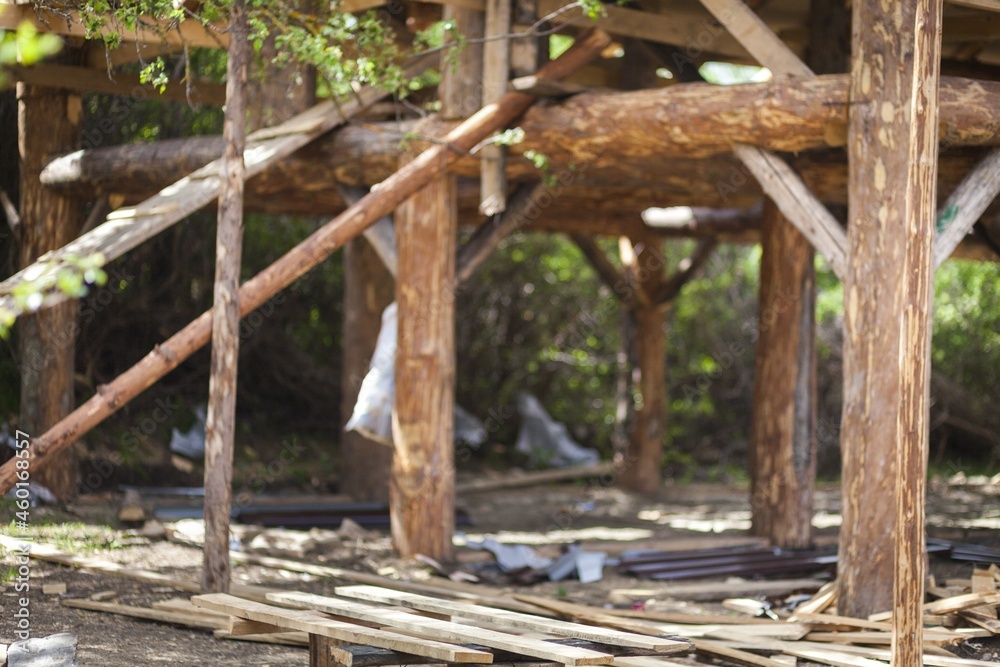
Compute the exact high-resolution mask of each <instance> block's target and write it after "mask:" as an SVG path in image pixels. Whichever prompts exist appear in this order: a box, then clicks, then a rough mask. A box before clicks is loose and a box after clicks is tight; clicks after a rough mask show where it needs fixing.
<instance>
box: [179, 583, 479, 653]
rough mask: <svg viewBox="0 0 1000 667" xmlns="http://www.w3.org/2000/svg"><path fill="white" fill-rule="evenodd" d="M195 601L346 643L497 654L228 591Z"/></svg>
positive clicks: (413, 651)
mask: <svg viewBox="0 0 1000 667" xmlns="http://www.w3.org/2000/svg"><path fill="white" fill-rule="evenodd" d="M191 602H193V603H194V604H195V605H196V606H199V607H204V608H206V609H211V610H212V611H218V612H222V613H225V614H231V615H233V616H238V617H240V618H245V619H247V620H250V621H260V622H262V623H268V624H270V625H276V626H278V627H280V628H288V629H291V630H299V631H302V632H307V633H309V634H311V635H321V636H323V637H329V638H331V639H336V640H339V641H342V642H351V643H358V644H367V645H369V646H377V647H380V648H389V649H393V650H396V651H403V652H404V653H412V654H414V655H422V656H426V657H428V658H436V659H438V660H444V661H446V662H476V663H489V662H492V661H493V656H492V655H490V654H489V653H486V652H485V651H476V650H473V649H468V648H464V647H461V646H453V645H451V644H444V643H442V642H437V641H432V640H427V639H416V638H413V637H405V636H403V635H399V634H396V633H394V632H390V631H386V630H376V629H374V628H366V627H363V626H360V625H353V624H351V623H344V622H343V621H335V620H333V619H325V618H318V617H317V616H316V615H315V614H313V613H311V612H309V611H298V610H291V609H282V608H281V607H275V606H273V605H267V604H261V603H259V602H253V601H250V600H243V599H240V598H238V597H234V596H232V595H227V594H225V593H210V594H208V595H196V596H195V597H193V598H191Z"/></svg>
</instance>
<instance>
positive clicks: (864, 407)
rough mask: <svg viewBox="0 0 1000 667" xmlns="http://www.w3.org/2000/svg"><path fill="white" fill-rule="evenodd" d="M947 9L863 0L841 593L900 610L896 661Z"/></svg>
mask: <svg viewBox="0 0 1000 667" xmlns="http://www.w3.org/2000/svg"><path fill="white" fill-rule="evenodd" d="M941 10H942V8H941V0H915V1H914V2H907V3H890V4H886V3H882V2H879V1H878V0H856V1H855V3H854V6H853V26H854V28H853V38H854V43H853V58H852V77H851V89H850V113H849V119H850V120H849V124H848V156H849V161H850V165H849V185H850V198H851V199H850V208H849V226H848V266H847V272H846V277H845V280H844V325H845V335H844V415H843V423H842V430H841V442H842V447H843V485H844V499H843V525H842V527H841V530H840V563H839V568H838V598H837V600H838V609H839V611H840V613H841V614H846V615H850V616H859V617H865V616H867V615H868V614H871V613H873V612H877V611H880V610H885V609H894V610H895V614H894V621H893V623H894V627H895V630H896V632H894V642H893V652H894V655H893V664H894V665H897V667H903V666H909V665H917V664H919V663H920V648H921V642H920V632H921V627H922V625H921V618H920V604H921V602H922V601H923V590H924V589H923V587H924V581H923V579H924V576H923V574H924V567H925V565H924V553H923V549H924V546H923V543H924V534H923V532H924V530H923V529H924V523H923V521H924V515H923V491H924V469H925V465H926V452H927V422H926V417H927V408H928V399H927V387H928V383H927V373H928V355H929V352H928V349H929V348H928V339H929V331H928V318H929V313H930V307H931V263H932V245H931V244H932V242H933V239H934V218H935V210H934V209H935V191H936V190H935V187H934V185H935V180H934V179H935V177H936V172H937V154H938V150H937V148H938V144H937V139H938V136H937V133H938V85H939V76H938V74H939V67H940V65H939V58H940V40H941ZM891 499H895V502H892V500H891ZM893 535H895V544H896V549H895V558H894V556H893V554H894V549H893V538H892V536H893ZM890 582H895V597H894V594H893V584H892V583H890Z"/></svg>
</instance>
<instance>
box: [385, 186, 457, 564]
mask: <svg viewBox="0 0 1000 667" xmlns="http://www.w3.org/2000/svg"><path fill="white" fill-rule="evenodd" d="M457 231H458V218H457V210H456V205H455V182H454V177H453V176H449V175H447V174H445V173H444V172H443V170H442V173H441V175H439V176H438V177H436V178H435V179H434V180H432V181H431V183H430V184H429V185H427V186H425V187H424V188H423V189H422V190H420V191H419V192H417V193H416V194H415V195H414V196H413V197H411V198H410V199H409V200H408V201H407V202H406V203H405V204H403V205H402V206H401V207H400V208H399V209H398V210H397V212H396V233H397V237H398V239H399V246H398V251H399V272H398V274H397V281H396V302H397V303H398V305H399V339H398V348H397V352H396V404H395V409H394V410H393V441H394V448H395V456H394V458H393V466H392V482H391V487H390V489H391V491H390V497H391V502H390V517H391V523H392V539H393V543H394V544H395V546H396V550H397V551H398V552H399V554H400V555H401V556H403V557H407V558H412V557H413V556H415V555H417V554H423V555H425V556H430V557H431V558H435V559H437V560H444V561H447V560H450V559H451V558H452V554H453V547H452V532H453V531H454V527H455V463H454V456H455V445H454V428H455V424H454V414H455V298H454V297H455V294H454V286H455V243H456V240H457Z"/></svg>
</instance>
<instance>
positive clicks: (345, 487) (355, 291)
mask: <svg viewBox="0 0 1000 667" xmlns="http://www.w3.org/2000/svg"><path fill="white" fill-rule="evenodd" d="M395 294H396V286H395V283H394V281H393V278H392V275H391V274H390V273H389V271H388V270H387V269H386V268H385V265H384V264H383V263H382V260H381V259H379V256H378V254H377V253H376V252H375V249H374V248H372V246H371V244H370V243H369V242H368V241H367V240H366V239H364V238H356V239H354V240H352V241H351V242H350V243H348V244H347V245H346V246H345V248H344V356H343V364H342V368H341V383H340V390H341V402H340V415H341V419H342V421H344V422H346V421H347V420H348V419H349V418H350V416H351V412H352V411H353V410H354V404H355V402H356V401H357V399H358V391H359V390H360V389H361V381H362V380H363V379H364V377H365V374H366V373H367V372H368V366H369V364H370V362H371V357H372V354H373V353H374V352H375V339H376V338H378V332H379V329H380V328H381V325H382V311H383V310H385V308H386V307H387V306H388V305H389V304H390V303H392V302H393V300H394V299H395ZM338 458H339V462H340V463H339V471H340V476H339V478H340V490H341V491H342V492H343V493H346V494H348V495H349V496H351V497H352V498H354V499H355V500H375V501H380V502H387V501H388V500H389V476H390V474H391V472H392V448H391V447H386V446H385V445H382V444H379V443H377V442H375V441H373V440H371V439H369V438H367V437H365V436H364V435H362V434H361V433H358V432H357V431H347V432H343V431H342V432H341V436H340V456H339V457H338Z"/></svg>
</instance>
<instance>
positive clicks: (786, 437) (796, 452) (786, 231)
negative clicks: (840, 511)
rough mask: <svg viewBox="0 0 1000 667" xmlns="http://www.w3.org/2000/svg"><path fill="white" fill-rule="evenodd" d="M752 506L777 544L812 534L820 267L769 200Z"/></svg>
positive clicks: (760, 529) (799, 541)
mask: <svg viewBox="0 0 1000 667" xmlns="http://www.w3.org/2000/svg"><path fill="white" fill-rule="evenodd" d="M761 246H762V248H763V254H762V255H761V266H760V302H759V306H758V309H759V314H758V325H757V326H758V328H757V331H758V334H759V336H758V338H757V361H756V370H755V373H754V399H753V419H752V425H751V429H750V480H751V487H750V507H751V511H752V521H753V533H754V534H755V535H760V536H762V537H766V538H768V539H769V540H770V541H771V543H772V544H774V545H775V546H780V547H783V548H789V549H802V548H805V547H808V546H809V545H810V543H811V542H812V513H813V487H814V481H815V476H816V399H815V396H816V332H815V315H814V313H815V306H816V272H815V270H814V268H813V251H812V247H811V246H810V245H809V242H808V241H807V240H806V239H805V237H804V236H802V234H801V233H799V231H798V230H796V229H795V227H794V226H793V225H792V224H791V223H790V222H788V220H786V219H785V218H784V216H782V215H781V213H780V212H779V211H778V207H777V206H776V205H775V204H774V202H772V201H771V200H770V199H767V200H765V203H764V213H763V218H762V221H761Z"/></svg>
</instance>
